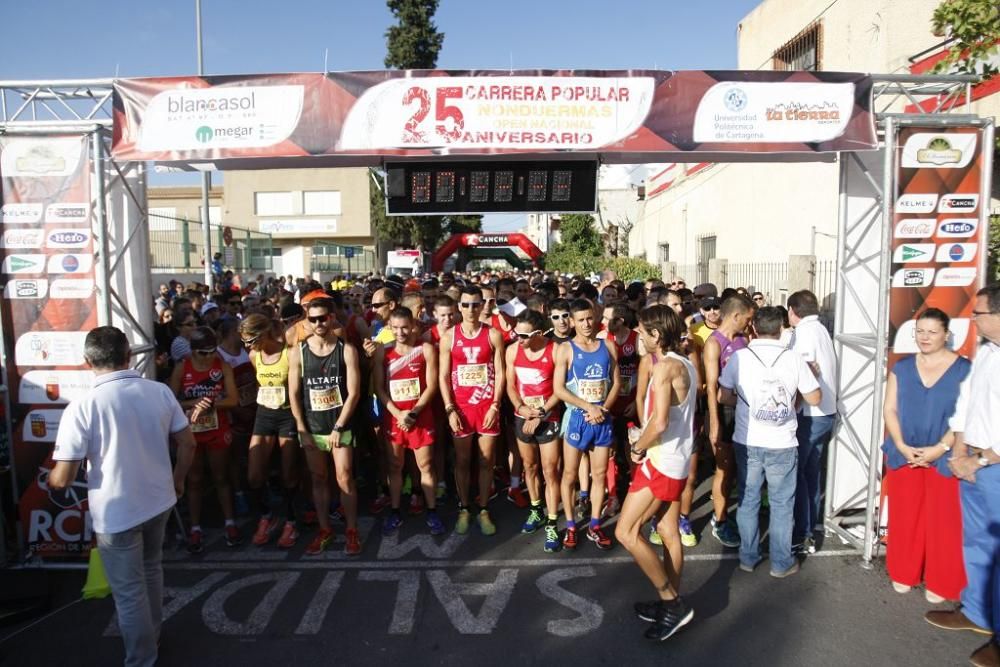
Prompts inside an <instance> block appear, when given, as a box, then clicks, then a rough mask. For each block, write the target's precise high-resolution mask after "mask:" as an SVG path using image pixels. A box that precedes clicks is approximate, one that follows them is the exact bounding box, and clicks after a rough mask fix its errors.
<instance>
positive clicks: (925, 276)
mask: <svg viewBox="0 0 1000 667" xmlns="http://www.w3.org/2000/svg"><path fill="white" fill-rule="evenodd" d="M933 282H934V269H900V270H898V271H896V273H894V274H893V275H892V286H893V287H930V286H931V285H932V284H933Z"/></svg>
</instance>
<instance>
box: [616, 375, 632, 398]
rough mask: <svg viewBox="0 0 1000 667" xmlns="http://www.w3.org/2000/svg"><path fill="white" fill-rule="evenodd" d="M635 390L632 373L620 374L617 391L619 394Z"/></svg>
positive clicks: (625, 394) (627, 393) (626, 393)
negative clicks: (619, 384)
mask: <svg viewBox="0 0 1000 667" xmlns="http://www.w3.org/2000/svg"><path fill="white" fill-rule="evenodd" d="M634 390H635V376H634V375H622V376H621V389H620V390H619V391H618V395H619V396H628V395H629V394H631V393H632V392H633V391H634Z"/></svg>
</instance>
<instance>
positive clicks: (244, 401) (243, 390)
mask: <svg viewBox="0 0 1000 667" xmlns="http://www.w3.org/2000/svg"><path fill="white" fill-rule="evenodd" d="M236 392H237V393H238V394H239V401H240V407H241V408H248V407H250V406H251V405H253V404H254V403H255V402H256V401H257V384H256V383H252V382H251V383H248V384H245V385H243V386H242V387H237V388H236Z"/></svg>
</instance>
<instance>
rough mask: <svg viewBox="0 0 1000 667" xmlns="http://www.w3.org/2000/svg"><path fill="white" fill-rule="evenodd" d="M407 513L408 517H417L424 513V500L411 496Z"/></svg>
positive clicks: (414, 495) (415, 495)
mask: <svg viewBox="0 0 1000 667" xmlns="http://www.w3.org/2000/svg"><path fill="white" fill-rule="evenodd" d="M406 511H407V512H409V514H410V516H417V515H420V514H423V513H424V499H423V498H421V497H420V496H418V495H417V494H415V493H414V494H413V495H411V496H410V506H409V508H407V510H406Z"/></svg>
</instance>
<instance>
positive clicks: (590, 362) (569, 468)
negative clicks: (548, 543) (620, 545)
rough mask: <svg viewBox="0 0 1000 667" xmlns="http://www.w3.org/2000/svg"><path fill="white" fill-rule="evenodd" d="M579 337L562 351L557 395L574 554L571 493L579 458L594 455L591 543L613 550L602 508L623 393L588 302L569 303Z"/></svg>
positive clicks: (610, 349)
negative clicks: (615, 411)
mask: <svg viewBox="0 0 1000 667" xmlns="http://www.w3.org/2000/svg"><path fill="white" fill-rule="evenodd" d="M570 312H571V313H572V315H573V324H574V326H575V328H576V336H575V337H574V338H573V340H571V341H569V342H568V343H563V344H562V345H560V346H559V350H558V352H557V353H556V372H555V392H556V396H558V397H559V398H560V399H561V400H562V401H564V402H565V403H566V406H567V412H568V414H567V416H566V417H565V418H564V422H565V425H564V429H563V432H564V434H565V439H564V445H563V475H562V501H563V511H564V512H565V514H566V534H565V535H564V537H563V548H564V549H575V548H576V545H577V539H576V520H575V518H574V516H573V492H574V491H575V487H576V480H577V476H578V474H579V472H578V470H579V465H580V459H581V458H582V457H583V455H584V454H585V453H588V454H590V470H591V481H592V482H593V486H592V487H591V489H592V494H591V502H590V525H589V527H588V529H587V539H589V540H591V541H592V542H594V544H596V545H597V548H598V549H610V548H611V547H612V546H614V545H613V543H612V542H611V538H610V537H608V536H607V535H605V534H604V531H603V530H601V505H602V503H603V502H604V483H605V477H606V476H607V468H608V456H609V453H610V450H611V446H612V444H614V436H613V433H612V428H611V417H610V415H609V414H608V412H610V410H611V409H612V408H613V407H614V404H615V401H617V400H618V395H619V393H620V390H621V379H620V377H619V372H618V358H617V353H616V352H615V347H614V345H613V344H612V343H611V342H610V341H607V340H597V338H596V335H597V321H596V318H595V317H594V306H593V304H592V303H591V302H590V301H587V300H586V299H575V300H574V301H573V302H572V303H571V304H570Z"/></svg>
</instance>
